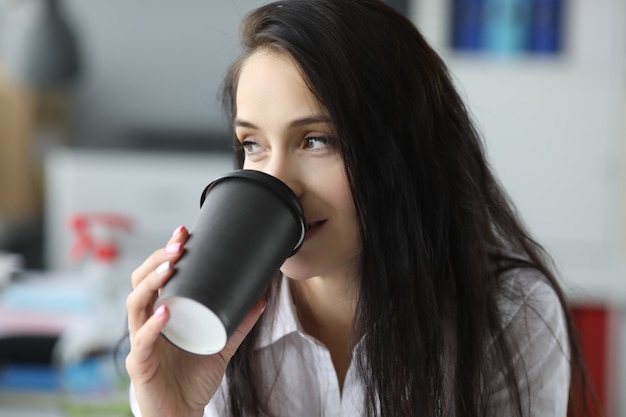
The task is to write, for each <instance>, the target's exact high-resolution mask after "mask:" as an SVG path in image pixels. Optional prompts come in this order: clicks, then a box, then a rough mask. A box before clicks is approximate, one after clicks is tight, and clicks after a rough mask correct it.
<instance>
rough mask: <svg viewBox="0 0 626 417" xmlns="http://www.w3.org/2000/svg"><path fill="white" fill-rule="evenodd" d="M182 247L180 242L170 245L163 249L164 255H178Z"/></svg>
mask: <svg viewBox="0 0 626 417" xmlns="http://www.w3.org/2000/svg"><path fill="white" fill-rule="evenodd" d="M182 247H183V244H182V243H180V242H174V243H170V244H169V245H167V246H166V247H165V253H178V252H180V249H181V248H182Z"/></svg>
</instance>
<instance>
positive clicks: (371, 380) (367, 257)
mask: <svg viewBox="0 0 626 417" xmlns="http://www.w3.org/2000/svg"><path fill="white" fill-rule="evenodd" d="M241 29H242V32H241V37H242V43H243V46H244V53H243V55H242V56H241V58H240V59H239V60H238V61H236V62H235V63H234V64H233V66H232V67H231V69H230V71H229V73H228V75H227V77H226V79H225V83H224V104H225V108H226V110H227V111H228V112H229V113H230V114H231V117H232V116H233V115H234V114H236V103H235V99H234V98H235V97H236V89H237V81H238V76H239V71H240V69H241V66H242V64H243V63H244V62H245V60H246V58H247V57H248V56H250V55H251V54H252V53H254V52H255V51H257V50H258V49H260V48H270V49H272V48H273V49H276V50H278V51H281V52H283V53H287V54H288V55H290V56H291V57H292V58H293V59H294V61H295V62H296V63H297V64H298V66H299V68H300V70H301V72H302V74H303V77H304V79H305V80H306V82H307V83H308V86H309V88H310V90H311V91H312V92H313V94H315V96H316V97H317V98H318V100H319V101H320V103H322V105H324V106H325V108H326V109H327V110H328V113H329V115H330V117H331V119H332V122H333V124H334V127H335V129H336V133H337V139H338V141H339V146H340V150H341V153H342V156H343V160H344V163H345V169H346V173H347V176H348V179H349V182H350V187H351V191H352V195H353V199H354V204H355V207H356V213H357V221H358V225H359V231H360V244H361V247H362V254H361V257H360V259H361V260H360V272H361V284H360V291H359V299H358V305H357V310H356V316H355V320H354V328H353V333H354V339H355V340H356V339H357V338H358V337H359V336H360V335H364V334H365V335H366V337H364V338H363V343H361V344H359V347H360V349H361V351H359V354H358V355H355V360H357V361H359V362H358V364H359V370H360V374H361V378H362V379H363V386H364V387H365V388H364V389H365V390H366V393H365V398H366V404H365V406H366V410H367V412H368V414H369V415H378V414H380V415H383V416H409V415H414V414H415V413H416V412H418V410H419V415H421V416H440V415H463V416H470V417H474V416H475V417H477V416H482V415H485V414H486V413H487V408H486V407H487V404H488V398H487V397H488V396H487V394H486V390H485V385H484V384H485V381H484V379H485V378H486V377H487V375H488V369H490V367H494V366H495V367H496V368H497V369H498V370H499V371H500V372H502V374H503V375H504V376H505V380H506V384H507V387H508V389H509V392H510V398H511V402H512V409H513V410H515V412H516V414H517V415H518V416H520V417H521V416H522V415H523V414H524V411H523V410H524V409H525V406H526V404H522V399H521V398H522V395H521V393H520V390H522V389H523V388H521V387H519V386H518V383H517V380H518V378H517V377H518V375H517V373H516V372H519V371H516V370H515V369H514V367H513V365H512V357H513V355H514V353H515V350H514V349H515V347H514V346H513V345H512V343H511V342H510V341H509V340H507V338H506V337H498V335H500V334H501V333H502V321H501V316H500V311H499V309H498V305H497V300H498V297H499V296H501V295H502V292H503V291H504V290H503V288H502V285H501V280H500V279H499V275H500V273H501V272H502V270H503V269H506V268H513V267H516V266H526V267H529V266H530V267H533V268H535V269H536V270H538V271H540V272H541V273H542V274H543V275H544V276H545V277H546V279H547V281H548V282H549V284H550V285H551V286H552V287H553V288H554V291H555V292H556V294H557V296H558V297H559V299H560V301H561V304H562V305H563V310H564V314H565V317H566V321H567V326H568V332H569V338H570V345H571V352H570V357H571V364H572V382H573V383H572V392H574V391H575V390H577V389H580V388H581V387H582V389H584V388H585V387H584V385H585V378H584V370H583V366H582V360H581V353H580V350H579V345H578V342H577V338H576V332H575V330H574V328H573V326H572V322H571V319H570V313H569V311H568V309H567V304H566V300H565V297H564V295H563V293H562V291H561V289H560V288H559V285H558V284H557V281H556V278H555V274H554V273H553V271H552V269H553V267H552V263H551V261H550V259H549V256H548V255H547V254H546V253H545V251H544V250H543V249H542V247H541V246H540V245H539V244H538V243H536V242H535V241H534V240H533V239H532V238H531V237H530V235H529V233H527V231H526V230H525V228H524V226H523V225H522V224H521V222H520V220H519V219H518V217H517V215H516V213H515V210H514V208H513V205H512V204H511V202H510V201H509V200H508V198H507V196H506V194H505V192H504V191H503V189H502V188H501V187H500V185H499V184H498V182H497V180H496V179H495V178H494V176H493V174H492V172H491V170H490V168H489V166H488V163H487V161H486V157H485V154H484V151H483V146H482V143H481V140H480V137H479V135H478V133H477V131H476V130H475V128H474V126H473V123H472V120H471V117H470V116H469V114H468V111H467V109H466V108H465V105H464V103H463V101H462V100H461V98H460V97H459V95H458V94H457V92H456V90H455V88H454V86H453V83H452V81H451V78H450V76H449V74H448V70H447V68H446V65H445V64H444V62H443V61H442V59H441V58H440V57H439V56H438V55H437V54H436V53H435V52H434V51H433V50H432V49H431V48H430V47H429V45H428V44H427V43H426V42H425V40H424V39H423V38H422V36H421V35H420V33H419V32H418V30H417V29H416V28H415V26H414V25H413V24H412V23H411V22H410V21H409V20H408V19H406V18H404V17H403V16H402V15H400V14H399V13H397V12H396V11H395V10H393V9H392V8H391V7H388V6H386V5H385V4H384V3H382V2H380V1H376V0H289V1H283V2H277V3H272V4H269V5H266V6H263V7H261V8H259V9H257V10H255V11H253V12H252V13H251V14H249V15H248V16H247V18H246V19H245V20H244V22H243V24H242V27H241ZM239 158H240V159H239V161H240V162H241V161H242V159H241V158H242V155H239ZM381 242H384V243H382V244H381ZM494 248H497V249H498V250H499V253H515V254H517V255H519V256H520V257H521V258H519V259H520V260H515V259H514V258H507V256H501V257H500V258H501V259H495V257H497V256H498V255H494V251H493V249H494ZM271 296H272V293H271V290H270V293H268V297H271ZM264 319H267V317H264ZM446 320H449V321H450V322H451V323H452V327H453V329H452V333H453V334H454V338H453V339H452V340H447V339H445V336H444V331H443V330H442V326H441V323H443V322H445V321H446ZM264 324H265V323H264V321H262V322H261V325H264ZM258 327H259V326H257V328H256V329H255V330H253V332H252V333H251V334H250V335H249V336H248V338H247V339H246V340H245V341H244V343H243V344H242V346H241V347H240V349H239V351H238V352H237V354H236V355H235V357H234V358H233V360H232V361H231V363H230V365H229V368H228V371H227V372H228V377H229V389H230V398H231V399H230V404H231V408H232V411H233V414H234V415H235V416H242V415H244V414H246V415H260V414H263V413H265V412H266V409H267V408H266V407H265V406H264V405H263V404H264V402H263V400H262V399H261V398H259V394H258V392H257V388H256V387H255V385H254V382H253V381H255V380H258V379H257V376H258V375H259V373H260V372H262V367H261V365H260V364H258V363H255V359H254V355H252V346H253V345H254V341H255V338H256V336H257V334H258ZM490 340H494V351H495V355H492V356H490V357H489V358H488V359H487V355H486V350H485V346H486V345H488V341H490ZM450 343H452V344H453V345H454V346H453V351H454V352H456V353H455V355H454V356H453V361H454V362H453V363H451V364H450V363H445V355H443V352H444V351H445V349H446V348H447V345H448V344H450ZM566 353H567V352H566ZM364 358H366V359H364ZM449 369H452V370H453V374H452V375H451V376H446V375H445V374H446V372H447V370H449ZM448 377H449V378H451V381H452V382H451V384H452V392H447V390H446V389H445V383H444V379H446V378H448Z"/></svg>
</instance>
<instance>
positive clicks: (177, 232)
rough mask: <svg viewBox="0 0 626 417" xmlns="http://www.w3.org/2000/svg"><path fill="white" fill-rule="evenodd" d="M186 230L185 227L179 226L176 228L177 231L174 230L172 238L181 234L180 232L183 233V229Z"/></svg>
mask: <svg viewBox="0 0 626 417" xmlns="http://www.w3.org/2000/svg"><path fill="white" fill-rule="evenodd" d="M184 228H185V226H178V227H177V228H176V230H174V233H172V237H174V236H176V235H177V234H179V233H180V232H182V231H183V229H184Z"/></svg>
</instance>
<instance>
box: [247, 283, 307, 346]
mask: <svg viewBox="0 0 626 417" xmlns="http://www.w3.org/2000/svg"><path fill="white" fill-rule="evenodd" d="M288 281H289V278H287V277H285V276H284V275H283V276H282V278H281V284H280V289H279V291H278V297H277V299H276V300H275V301H274V303H272V304H273V305H269V306H268V309H267V310H268V311H266V312H265V313H264V314H269V315H270V317H268V318H267V319H268V321H267V322H266V323H267V324H268V325H266V326H263V327H262V328H261V330H260V333H259V338H258V339H257V341H256V343H255V346H254V348H255V349H263V348H265V347H267V346H269V345H271V344H274V343H276V342H278V341H279V340H280V339H282V338H283V337H285V336H287V335H289V334H291V333H301V334H303V333H304V331H303V329H302V326H301V324H300V321H299V320H298V315H297V313H296V306H295V304H294V302H293V298H292V297H291V291H290V290H289V282H288Z"/></svg>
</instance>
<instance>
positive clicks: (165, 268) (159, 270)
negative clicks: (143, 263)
mask: <svg viewBox="0 0 626 417" xmlns="http://www.w3.org/2000/svg"><path fill="white" fill-rule="evenodd" d="M170 266H171V263H170V261H165V262H163V263H162V264H161V265H159V266H157V269H156V270H155V271H156V273H157V274H159V275H161V274H164V273H166V272H167V271H169V270H170Z"/></svg>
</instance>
